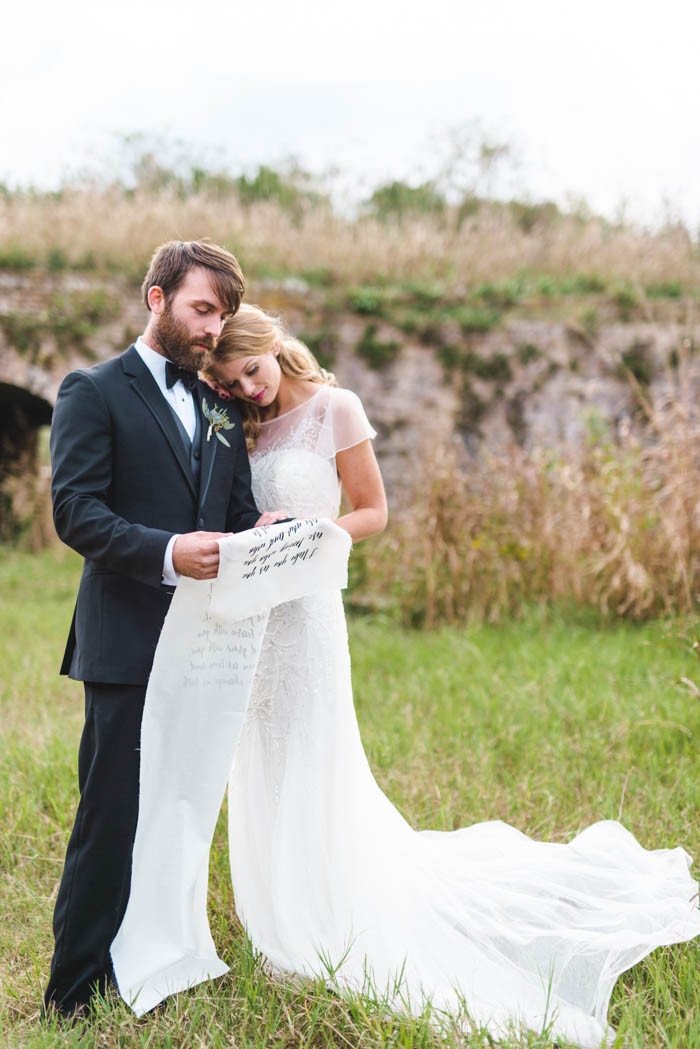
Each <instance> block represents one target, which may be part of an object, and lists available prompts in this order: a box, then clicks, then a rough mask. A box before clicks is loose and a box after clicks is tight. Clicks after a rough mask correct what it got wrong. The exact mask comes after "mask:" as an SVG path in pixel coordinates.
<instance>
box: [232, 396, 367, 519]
mask: <svg viewBox="0 0 700 1049" xmlns="http://www.w3.org/2000/svg"><path fill="white" fill-rule="evenodd" d="M374 436H375V431H374V430H373V429H372V427H371V426H370V423H369V421H368V419H367V416H366V415H365V412H364V409H363V407H362V404H361V402H360V400H359V398H358V397H357V396H356V395H355V394H354V393H352V392H351V391H350V390H341V389H339V388H338V387H333V386H319V388H318V391H317V392H316V393H314V394H313V396H312V397H310V398H309V400H307V401H304V403H303V404H300V405H297V407H296V408H292V409H291V411H288V412H285V413H284V414H283V415H279V416H277V418H275V419H270V420H269V421H267V422H264V423H263V424H262V428H261V432H260V437H259V439H258V444H257V447H256V449H255V451H254V452H253V454H252V455H251V458H250V463H251V470H252V476H253V495H254V496H255V501H256V503H257V505H258V506H259V507H260V509H261V510H282V511H284V512H286V513H288V514H289V515H290V517H328V518H331V519H334V518H336V517H337V516H338V512H339V509H340V484H339V481H338V474H337V471H336V465H335V456H336V453H337V452H341V451H344V450H345V449H346V448H351V447H352V446H353V445H355V444H359V443H360V441H364V440H366V439H367V438H368V437H374Z"/></svg>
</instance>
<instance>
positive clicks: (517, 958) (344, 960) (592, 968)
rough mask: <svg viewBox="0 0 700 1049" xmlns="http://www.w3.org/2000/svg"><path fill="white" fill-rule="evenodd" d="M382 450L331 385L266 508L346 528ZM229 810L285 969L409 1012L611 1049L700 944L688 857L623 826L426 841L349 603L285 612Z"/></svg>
mask: <svg viewBox="0 0 700 1049" xmlns="http://www.w3.org/2000/svg"><path fill="white" fill-rule="evenodd" d="M369 436H373V431H372V429H371V427H370V425H369V423H368V421H367V419H366V416H365V414H364V411H363V409H362V406H361V404H360V402H359V400H358V399H357V398H356V397H355V395H354V394H351V393H349V392H348V391H345V390H339V389H332V388H329V387H325V386H323V387H319V391H318V393H316V394H315V395H314V396H313V397H312V398H311V400H310V401H308V402H306V403H305V404H304V405H301V406H299V407H298V408H296V409H294V410H292V411H291V412H289V413H287V414H286V415H283V416H281V417H279V418H277V419H275V420H272V421H270V422H268V423H266V424H264V425H263V429H262V434H261V437H260V441H259V444H258V447H257V449H256V451H255V453H254V455H253V458H252V466H253V479H254V490H255V495H256V498H257V502H258V505H259V506H275V507H279V508H281V509H284V510H286V511H288V512H289V513H290V514H293V515H296V516H300V517H301V516H317V517H329V518H335V517H337V515H338V508H339V488H338V480H337V476H336V470H335V464H334V454H335V452H336V451H339V450H342V449H343V448H347V447H349V446H351V445H353V444H355V443H357V442H359V441H361V440H364V439H366V438H367V437H369ZM376 702H377V703H381V696H379V695H378V696H377V697H376ZM464 760H465V762H468V760H469V755H468V754H465V757H464ZM229 811H230V832H231V867H232V876H233V884H234V892H235V899H236V907H237V910H238V913H239V915H240V918H241V920H242V921H243V923H244V924H245V926H246V928H247V930H248V933H249V936H250V938H251V940H252V943H253V944H254V946H255V947H256V948H257V949H259V950H260V951H261V952H262V953H263V954H264V955H265V956H266V957H267V958H268V959H269V961H270V963H271V964H272V966H274V967H275V968H276V969H278V970H281V971H283V972H290V973H297V974H306V975H309V976H312V975H313V976H317V975H319V974H320V975H324V976H327V977H328V978H329V979H332V980H333V981H335V982H336V984H337V985H338V986H340V987H348V988H351V989H354V990H361V989H362V988H363V987H365V988H368V987H371V988H372V989H373V991H374V993H380V994H383V995H386V1000H387V1002H388V1003H390V1004H391V1006H392V1008H395V1009H399V1010H403V1009H410V1010H416V1011H419V1010H420V1009H421V1007H422V1005H423V1004H424V1002H425V1001H426V1000H427V999H430V1000H431V1001H432V1003H433V1006H434V1007H435V1008H436V1009H438V1010H447V1011H448V1012H450V1013H456V1012H457V1011H458V1010H459V1009H460V1006H464V1007H465V1008H466V1010H467V1011H468V1013H469V1015H470V1016H471V1017H472V1019H473V1020H474V1021H475V1022H476V1023H477V1024H480V1025H484V1026H486V1027H487V1028H488V1029H489V1031H490V1032H491V1033H492V1034H493V1035H495V1036H499V1035H504V1034H506V1033H507V1032H508V1031H509V1030H510V1029H511V1028H513V1027H514V1028H516V1029H518V1028H520V1027H527V1028H530V1029H534V1030H535V1031H540V1030H543V1029H545V1028H548V1029H549V1030H550V1031H551V1033H552V1035H555V1036H558V1037H559V1038H562V1039H567V1040H570V1041H572V1042H574V1043H577V1044H578V1045H581V1046H585V1047H594V1046H599V1045H600V1044H601V1042H602V1041H603V1040H604V1039H605V1038H606V1036H608V1035H609V1034H610V1029H609V1028H608V1026H607V1022H606V1014H607V1009H608V1004H609V1000H610V994H611V991H612V988H613V985H614V983H615V980H616V979H617V977H618V976H619V975H620V973H622V972H623V971H624V970H625V969H628V968H629V967H630V966H632V965H634V963H635V962H637V961H638V960H639V959H641V958H643V957H644V956H645V955H646V954H648V953H649V952H650V951H651V950H653V948H655V947H657V946H660V945H662V944H669V943H674V942H678V941H683V940H687V939H690V938H691V937H693V936H696V935H698V934H700V917H699V913H698V907H697V885H696V883H695V882H694V881H693V880H692V879H691V877H690V875H689V872H688V867H689V857H688V856H687V855H686V853H685V852H684V851H683V850H682V849H680V848H678V849H669V850H660V851H657V852H647V851H645V850H644V849H643V848H642V847H641V846H640V845H639V844H638V843H637V842H636V840H635V839H634V838H633V837H632V835H631V834H629V833H628V832H627V831H626V830H625V829H624V827H622V826H621V825H620V824H618V823H615V822H612V821H606V822H601V823H597V824H595V825H593V826H592V827H589V828H588V829H587V830H585V831H584V832H583V833H582V834H579V835H578V837H576V838H575V839H574V840H573V841H572V842H570V843H569V844H567V845H560V844H549V843H545V842H535V841H532V840H530V839H529V838H527V837H526V836H525V835H523V834H521V833H520V832H519V831H517V830H516V829H514V828H513V827H510V826H508V825H506V824H504V823H501V822H488V823H481V824H476V825H474V826H470V827H466V828H464V829H463V830H459V831H455V832H453V833H440V832H427V831H422V832H416V831H414V830H413V829H412V828H411V827H410V826H409V825H408V824H407V823H406V821H405V820H404V819H403V818H402V816H401V815H400V813H399V812H398V811H397V810H396V809H395V808H394V806H393V805H392V804H391V802H390V801H389V800H388V799H387V798H386V797H385V795H384V794H383V793H382V792H381V790H380V789H379V787H378V786H377V784H376V782H375V780H374V778H373V776H372V773H371V771H370V768H369V766H368V763H367V759H366V757H365V754H364V751H363V748H362V742H361V740H360V735H359V731H358V725H357V720H356V717H355V712H354V708H353V699H352V687H351V680H350V660H349V655H348V643H347V632H346V626H345V618H344V614H343V607H342V602H341V597H340V594H339V593H330V594H327V595H323V596H316V597H310V598H305V599H302V600H300V601H295V602H292V603H289V604H286V605H282V606H279V607H278V608H276V609H273V611H272V612H271V615H270V620H269V624H268V629H267V634H266V637H265V641H264V644H263V649H262V653H261V657H260V662H259V665H258V670H257V673H256V680H255V684H254V688H253V695H252V697H251V702H250V707H249V710H248V714H247V718H246V723H245V726H244V729H243V735H242V738H241V741H240V744H239V747H238V750H237V754H236V758H235V764H234V769H233V773H232V776H231V784H230V795H229Z"/></svg>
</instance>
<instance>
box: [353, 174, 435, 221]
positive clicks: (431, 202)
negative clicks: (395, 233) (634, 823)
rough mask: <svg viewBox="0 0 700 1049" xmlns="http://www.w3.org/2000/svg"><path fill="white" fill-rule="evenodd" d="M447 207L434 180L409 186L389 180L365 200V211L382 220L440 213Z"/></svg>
mask: <svg viewBox="0 0 700 1049" xmlns="http://www.w3.org/2000/svg"><path fill="white" fill-rule="evenodd" d="M446 207H447V202H446V200H445V198H444V196H443V195H442V194H441V193H440V192H439V191H438V190H437V188H436V186H435V184H434V183H433V182H422V183H421V184H420V185H418V186H409V185H408V183H406V182H387V183H385V184H384V185H382V186H378V187H377V189H375V190H374V192H373V193H372V195H371V197H370V198H369V199H368V200H367V201H366V202H365V205H364V211H365V213H366V214H368V215H373V216H374V217H376V218H378V219H379V220H380V221H386V220H387V219H398V220H401V219H403V218H406V217H407V216H409V215H439V214H442V213H443V212H444V211H445V209H446Z"/></svg>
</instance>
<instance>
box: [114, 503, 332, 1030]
mask: <svg viewBox="0 0 700 1049" xmlns="http://www.w3.org/2000/svg"><path fill="white" fill-rule="evenodd" d="M219 545H220V550H221V562H220V566H219V574H218V577H217V578H216V579H215V580H213V581H207V582H202V581H197V580H194V579H187V578H183V579H182V580H181V581H180V583H179V584H178V586H177V589H176V591H175V594H174V596H173V600H172V603H171V606H170V610H169V612H168V615H167V617H166V619H165V623H164V625H163V630H162V632H161V636H160V641H159V643H158V647H157V649H156V653H155V658H154V661H153V669H152V671H151V676H150V680H149V683H148V689H147V692H146V702H145V708H144V715H143V723H142V729H141V782H140V792H139V817H138V825H137V828H136V839H135V842H134V853H133V863H132V878H131V893H130V896H129V903H128V906H127V909H126V914H125V915H124V920H123V922H122V924H121V927H120V929H119V932H118V933H117V936H116V939H115V940H114V943H113V944H112V951H111V953H112V963H113V966H114V973H115V977H116V980H117V985H118V987H119V992H120V994H121V996H122V997H123V998H124V1000H125V1001H126V1002H127V1003H128V1004H129V1005H130V1006H131V1007H132V1008H133V1010H134V1012H135V1013H136V1014H137V1016H141V1015H142V1014H143V1013H145V1012H148V1010H149V1009H152V1008H153V1007H154V1006H156V1005H157V1004H158V1003H159V1002H160V1001H162V1000H163V998H165V997H167V996H168V995H170V994H173V993H175V992H177V991H181V990H184V989H185V988H187V987H193V986H195V985H196V984H198V983H200V982H201V981H202V980H206V979H210V978H212V977H215V976H221V975H223V973H225V972H226V971H227V969H228V966H227V965H226V964H225V963H224V962H223V961H222V960H221V959H220V958H219V957H218V955H217V953H216V948H215V946H214V942H213V940H212V937H211V933H210V931H209V921H208V918H207V883H208V873H209V850H210V847H211V841H212V837H213V835H214V830H215V827H216V821H217V818H218V815H219V810H220V808H221V803H222V801H223V797H224V793H225V791H226V784H227V782H228V777H229V773H230V771H231V766H232V763H233V757H234V753H235V750H236V745H237V743H238V739H239V737H240V733H241V728H242V726H243V721H244V718H245V713H246V708H247V706H248V700H249V698H250V691H251V686H252V683H253V677H254V674H255V668H256V665H257V660H258V655H259V652H260V646H261V644H262V639H263V635H264V632H265V625H266V623H267V616H268V612H269V610H270V608H272V607H273V606H275V605H278V604H282V603H283V602H285V601H292V600H294V599H296V598H299V597H303V596H304V595H306V594H311V593H317V592H318V591H320V590H328V589H332V590H337V589H340V588H342V587H345V586H346V585H347V561H348V556H349V553H350V547H351V545H352V544H351V540H350V536H349V535H348V533H347V532H345V531H343V529H341V528H339V527H338V526H337V525H334V524H333V523H332V522H331V521H326V520H316V519H304V520H295V521H291V522H286V523H284V524H276V525H269V526H267V527H265V528H255V529H251V530H250V531H247V532H239V533H238V534H235V535H232V536H229V537H227V538H226V539H223V540H221V542H220V544H219Z"/></svg>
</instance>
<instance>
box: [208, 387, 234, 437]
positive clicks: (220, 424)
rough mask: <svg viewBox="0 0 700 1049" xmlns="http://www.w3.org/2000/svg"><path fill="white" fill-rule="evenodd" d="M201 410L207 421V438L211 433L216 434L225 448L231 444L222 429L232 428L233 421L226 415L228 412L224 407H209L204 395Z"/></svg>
mask: <svg viewBox="0 0 700 1049" xmlns="http://www.w3.org/2000/svg"><path fill="white" fill-rule="evenodd" d="M202 411H203V412H204V418H205V419H206V420H207V422H208V423H209V429H208V430H207V440H208V441H210V440H211V435H212V434H213V433H215V434H216V436H217V437H218V439H219V440H220V441H221V443H222V444H225V445H226V447H227V448H230V447H231V445H230V444H229V443H228V441H227V440H226V438H225V437H224V435H223V434H222V432H221V431H222V430H232V429H233V428H234V426H235V425H236V424H235V423H232V422H231V421H230V419H229V417H228V412H227V411H226V409H225V408H213V407H212V408H210V407H209V405H208V404H207V402H206V400H205V399H204V397H203V398H202Z"/></svg>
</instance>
